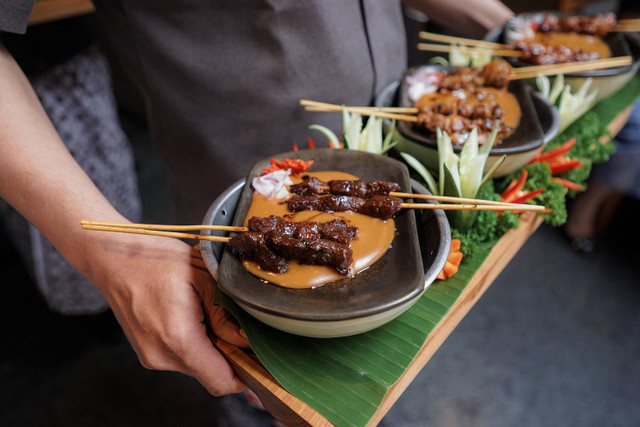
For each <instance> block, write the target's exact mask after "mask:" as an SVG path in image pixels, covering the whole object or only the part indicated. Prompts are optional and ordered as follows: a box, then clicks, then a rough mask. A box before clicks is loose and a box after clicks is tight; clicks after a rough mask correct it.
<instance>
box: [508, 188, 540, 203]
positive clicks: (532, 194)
mask: <svg viewBox="0 0 640 427" xmlns="http://www.w3.org/2000/svg"><path fill="white" fill-rule="evenodd" d="M544 190H546V188H545V187H542V188H538V189H537V190H533V191H529V192H528V193H524V194H521V195H518V196H517V197H515V198H513V199H511V200H505V202H509V203H524V202H526V201H527V200H531V199H533V198H535V197H538V196H539V195H540V194H542V192H543V191H544Z"/></svg>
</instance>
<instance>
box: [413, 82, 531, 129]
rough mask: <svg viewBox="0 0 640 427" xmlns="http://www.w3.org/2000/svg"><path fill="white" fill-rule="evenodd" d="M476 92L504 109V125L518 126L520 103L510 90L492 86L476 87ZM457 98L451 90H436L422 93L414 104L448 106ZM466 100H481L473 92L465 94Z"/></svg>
mask: <svg viewBox="0 0 640 427" xmlns="http://www.w3.org/2000/svg"><path fill="white" fill-rule="evenodd" d="M476 92H482V93H483V94H484V97H486V98H493V100H494V101H495V102H497V103H498V105H499V106H500V108H502V110H503V111H504V116H502V122H503V123H504V124H505V125H507V126H509V127H511V128H514V129H515V128H516V127H517V126H518V123H520V117H521V116H522V112H521V110H520V104H519V103H518V100H517V99H516V97H515V96H513V94H512V93H511V92H508V91H506V90H502V89H498V88H493V87H483V88H478V89H477V90H476ZM457 99H459V97H457V96H456V95H454V94H453V93H451V92H448V91H447V92H446V93H440V92H438V91H436V92H432V93H428V94H426V95H423V96H422V97H421V98H420V99H418V100H417V101H416V102H415V104H414V106H415V107H418V108H419V107H423V106H432V105H438V104H444V105H446V106H450V105H452V104H453V103H454V101H456V100H457ZM466 101H468V102H470V103H472V104H480V103H481V102H482V101H480V100H478V99H477V97H476V95H474V94H467V98H466Z"/></svg>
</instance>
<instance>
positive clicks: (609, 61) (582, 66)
mask: <svg viewBox="0 0 640 427" xmlns="http://www.w3.org/2000/svg"><path fill="white" fill-rule="evenodd" d="M631 63H632V58H631V57H630V56H618V57H613V58H605V59H596V60H593V61H583V62H571V63H566V64H548V65H532V66H530V67H518V68H514V69H513V71H514V73H515V74H514V75H513V76H509V79H510V80H517V79H527V78H531V77H536V76H538V75H555V74H567V73H576V72H581V71H590V70H601V69H605V68H614V67H621V66H624V65H631Z"/></svg>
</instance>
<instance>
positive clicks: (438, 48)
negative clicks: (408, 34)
mask: <svg viewBox="0 0 640 427" xmlns="http://www.w3.org/2000/svg"><path fill="white" fill-rule="evenodd" d="M417 47H418V49H419V50H425V51H431V52H451V51H452V50H453V46H451V45H445V44H432V43H418V45H417ZM456 49H458V51H460V52H462V53H484V52H490V53H491V55H494V56H518V57H519V56H522V52H521V51H519V50H514V49H491V48H484V47H466V46H458V47H456Z"/></svg>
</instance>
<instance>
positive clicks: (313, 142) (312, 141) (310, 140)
mask: <svg viewBox="0 0 640 427" xmlns="http://www.w3.org/2000/svg"><path fill="white" fill-rule="evenodd" d="M307 143H308V144H309V149H310V150H313V149H315V148H316V142H315V141H314V140H313V139H312V138H311V137H309V138H307Z"/></svg>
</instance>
